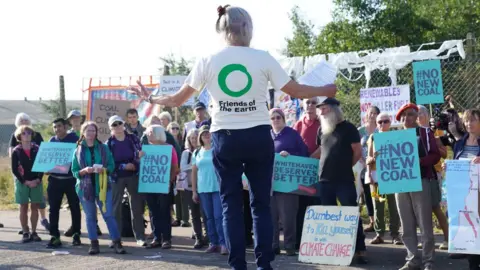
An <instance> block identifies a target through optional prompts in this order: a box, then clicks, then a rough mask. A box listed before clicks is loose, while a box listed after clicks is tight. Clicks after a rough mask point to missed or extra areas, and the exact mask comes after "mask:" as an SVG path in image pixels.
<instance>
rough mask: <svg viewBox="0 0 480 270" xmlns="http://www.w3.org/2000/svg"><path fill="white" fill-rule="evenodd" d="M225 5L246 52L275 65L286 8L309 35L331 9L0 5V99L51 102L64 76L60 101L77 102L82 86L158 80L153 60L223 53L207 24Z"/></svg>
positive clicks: (296, 1)
mask: <svg viewBox="0 0 480 270" xmlns="http://www.w3.org/2000/svg"><path fill="white" fill-rule="evenodd" d="M225 4H230V5H232V6H240V7H243V8H245V9H246V10H247V11H248V12H249V13H250V15H251V16H252V19H253V25H254V26H253V27H254V36H253V40H252V44H251V45H252V47H254V48H257V49H262V50H267V51H269V52H270V53H271V54H272V55H274V56H275V57H278V56H280V54H279V53H280V51H281V50H282V49H283V48H285V46H286V42H285V37H288V36H291V35H292V24H291V22H290V20H289V19H288V13H289V12H290V10H291V8H292V7H293V6H294V5H298V6H299V7H300V10H301V14H302V15H304V16H305V17H306V18H307V19H308V20H310V21H311V22H312V23H313V24H314V25H315V26H316V27H317V28H318V27H321V26H323V25H325V24H327V23H328V22H329V21H331V11H332V9H333V4H332V1H331V0H276V1H275V0H238V1H237V0H229V1H226V2H221V1H212V0H202V1H199V0H172V1H165V0H163V1H160V0H156V1H155V0H135V1H133V0H130V1H126V0H82V1H65V0H63V1H61V0H43V1H38V0H17V1H1V2H0V40H1V42H0V80H1V84H2V87H3V89H4V90H3V91H2V95H1V96H0V98H1V99H3V100H21V99H24V97H27V99H28V100H38V99H39V98H42V100H48V99H54V98H56V97H58V89H59V86H58V85H59V83H58V81H59V78H58V77H59V75H64V77H65V88H66V98H67V100H72V99H75V100H79V99H81V98H82V89H85V88H87V87H88V84H87V82H88V78H92V77H93V78H99V77H101V78H108V77H120V76H123V77H124V78H127V77H129V76H139V75H158V74H159V72H158V68H159V67H160V66H162V62H161V61H160V60H159V57H161V56H166V55H168V54H174V55H175V56H178V57H180V56H181V57H185V58H186V59H194V58H195V57H198V56H202V55H205V54H209V53H211V52H213V51H215V50H217V49H219V48H221V47H222V46H223V45H224V43H223V41H222V40H221V39H220V37H219V36H218V35H217V33H216V32H215V22H216V20H217V12H216V8H217V7H218V6H219V5H225ZM104 81H105V80H104ZM85 98H87V96H86V95H85Z"/></svg>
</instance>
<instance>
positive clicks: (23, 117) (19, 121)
mask: <svg viewBox="0 0 480 270" xmlns="http://www.w3.org/2000/svg"><path fill="white" fill-rule="evenodd" d="M22 125H26V126H31V125H32V120H31V118H30V116H29V115H28V114H26V113H23V112H21V113H18V114H17V116H16V117H15V127H16V128H18V127H20V126H22ZM32 136H33V137H32V141H33V142H34V143H35V144H36V145H38V146H40V144H41V143H42V142H43V137H42V135H41V134H40V133H39V132H34V133H33V135H32ZM19 144H20V142H19V141H18V140H17V138H16V136H15V132H13V133H12V136H11V137H10V142H9V143H8V145H9V146H10V147H9V148H8V155H9V156H10V157H12V152H13V149H14V148H15V147H16V146H17V145H19ZM46 208H47V205H46V204H45V198H43V201H42V202H41V203H40V206H39V208H38V209H39V210H38V211H39V212H40V224H41V225H42V226H43V227H44V228H45V230H46V231H50V223H48V220H47V215H46V213H45V209H46ZM18 233H19V234H23V231H19V232H18Z"/></svg>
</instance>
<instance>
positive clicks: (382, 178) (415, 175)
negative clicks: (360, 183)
mask: <svg viewBox="0 0 480 270" xmlns="http://www.w3.org/2000/svg"><path fill="white" fill-rule="evenodd" d="M373 138H374V141H375V152H378V155H377V158H376V168H377V182H378V189H379V193H380V194H392V193H405V192H415V191H421V190H422V176H421V174H420V159H419V158H418V141H417V134H416V130H415V129H414V128H410V129H403V130H397V131H389V132H380V133H374V135H373Z"/></svg>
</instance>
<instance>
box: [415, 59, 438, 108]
mask: <svg viewBox="0 0 480 270" xmlns="http://www.w3.org/2000/svg"><path fill="white" fill-rule="evenodd" d="M413 81H414V83H415V97H416V101H417V104H434V103H443V102H444V98H443V82H442V68H441V65H440V60H438V59H437V60H429V61H421V62H414V63H413Z"/></svg>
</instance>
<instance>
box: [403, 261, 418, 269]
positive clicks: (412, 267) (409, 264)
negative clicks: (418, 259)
mask: <svg viewBox="0 0 480 270" xmlns="http://www.w3.org/2000/svg"><path fill="white" fill-rule="evenodd" d="M421 269H422V268H421V267H420V266H418V265H415V264H412V263H410V262H407V263H406V264H405V265H404V266H402V268H400V269H398V270H421Z"/></svg>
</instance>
